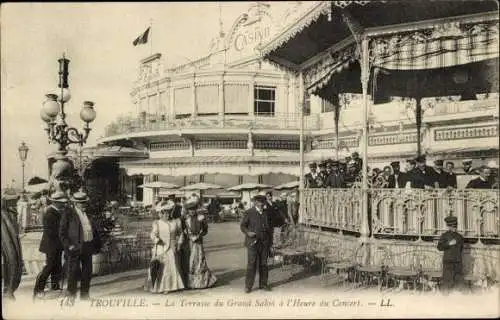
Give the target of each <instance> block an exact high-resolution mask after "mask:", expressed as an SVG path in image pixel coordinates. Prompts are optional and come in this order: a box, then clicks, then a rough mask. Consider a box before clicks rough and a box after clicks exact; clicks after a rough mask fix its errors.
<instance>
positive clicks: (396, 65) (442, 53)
mask: <svg viewBox="0 0 500 320" xmlns="http://www.w3.org/2000/svg"><path fill="white" fill-rule="evenodd" d="M498 45H499V42H498V20H496V21H488V22H482V23H476V24H460V23H458V22H454V23H447V24H441V25H437V26H435V27H434V28H433V29H428V30H419V31H416V32H411V33H405V34H395V35H391V36H389V37H381V38H375V39H373V40H372V41H371V50H370V52H371V55H372V57H371V60H372V61H373V66H376V67H380V68H385V69H391V70H425V69H436V68H446V67H452V66H457V65H464V64H468V63H474V62H479V61H484V60H488V59H493V58H497V57H498Z"/></svg>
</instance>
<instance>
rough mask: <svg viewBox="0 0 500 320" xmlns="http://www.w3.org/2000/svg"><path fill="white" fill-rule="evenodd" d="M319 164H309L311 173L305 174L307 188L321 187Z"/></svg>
mask: <svg viewBox="0 0 500 320" xmlns="http://www.w3.org/2000/svg"><path fill="white" fill-rule="evenodd" d="M317 169H318V166H317V165H316V163H315V162H313V163H311V164H309V171H310V172H309V173H307V174H306V176H305V187H306V188H321V187H320V185H319V184H320V183H321V178H320V176H319V173H318V171H317Z"/></svg>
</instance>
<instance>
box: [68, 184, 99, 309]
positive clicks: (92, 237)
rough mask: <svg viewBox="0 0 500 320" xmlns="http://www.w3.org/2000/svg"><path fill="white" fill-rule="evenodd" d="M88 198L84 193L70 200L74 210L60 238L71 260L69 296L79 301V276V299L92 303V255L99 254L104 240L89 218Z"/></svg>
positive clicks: (70, 212)
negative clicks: (77, 292) (78, 295)
mask: <svg viewBox="0 0 500 320" xmlns="http://www.w3.org/2000/svg"><path fill="white" fill-rule="evenodd" d="M88 201H89V198H88V196H87V194H86V193H84V192H76V193H74V194H73V196H72V197H71V202H72V203H73V210H69V211H68V212H67V213H66V214H64V215H63V216H62V218H61V224H60V226H59V238H60V239H61V241H62V243H63V248H64V252H65V255H66V257H67V258H68V263H67V265H68V295H69V297H70V298H71V299H74V298H75V297H76V291H77V281H78V275H80V299H82V300H88V299H89V290H90V280H91V278H92V255H94V254H96V253H98V252H100V250H101V246H102V244H101V238H100V236H99V232H98V229H97V226H95V225H94V224H93V223H92V221H91V219H90V218H89V217H88V215H87V212H86V210H87V203H88Z"/></svg>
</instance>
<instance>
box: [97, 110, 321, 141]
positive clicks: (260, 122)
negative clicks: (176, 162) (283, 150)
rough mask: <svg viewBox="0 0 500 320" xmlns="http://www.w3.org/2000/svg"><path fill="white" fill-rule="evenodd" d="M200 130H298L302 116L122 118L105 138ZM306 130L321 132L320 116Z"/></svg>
mask: <svg viewBox="0 0 500 320" xmlns="http://www.w3.org/2000/svg"><path fill="white" fill-rule="evenodd" d="M201 128H225V129H248V128H252V129H269V130H299V129H300V115H299V114H293V113H282V114H281V113H274V114H255V115H247V114H241V115H233V114H225V115H224V116H222V117H219V116H217V115H214V116H201V115H200V116H197V117H187V118H183V119H172V118H168V117H165V116H158V115H145V116H143V117H142V118H132V117H130V118H121V119H118V120H117V121H116V122H114V123H112V124H110V125H108V127H107V128H106V132H105V136H106V137H110V136H114V135H119V134H127V133H137V132H147V131H162V130H180V129H201ZM304 128H305V129H306V130H316V129H318V128H319V115H313V116H307V117H305V119H304Z"/></svg>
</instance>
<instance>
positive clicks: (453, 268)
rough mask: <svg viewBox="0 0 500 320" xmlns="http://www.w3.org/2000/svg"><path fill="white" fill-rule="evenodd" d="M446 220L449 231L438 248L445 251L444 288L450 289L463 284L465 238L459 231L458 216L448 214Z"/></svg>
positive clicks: (440, 241)
mask: <svg viewBox="0 0 500 320" xmlns="http://www.w3.org/2000/svg"><path fill="white" fill-rule="evenodd" d="M444 220H445V223H446V226H447V227H448V231H446V232H445V233H443V234H442V235H441V237H440V238H439V241H438V245H437V248H438V250H439V251H443V280H442V289H443V290H445V291H448V290H452V289H455V288H457V287H460V285H461V284H462V277H463V270H462V251H463V249H464V238H463V237H462V235H461V234H460V233H458V232H457V217H455V216H448V217H446V218H445V219H444Z"/></svg>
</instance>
